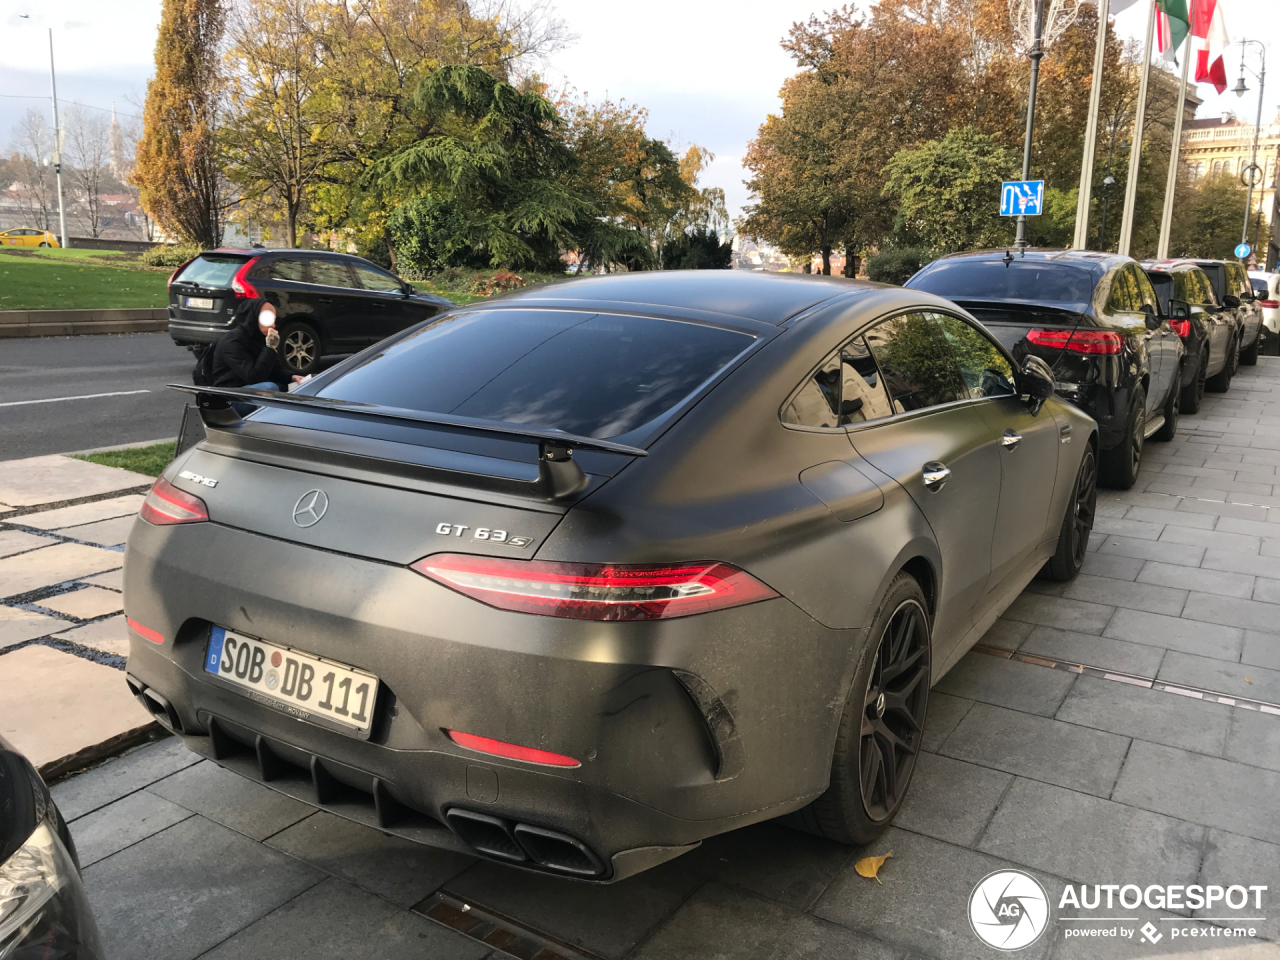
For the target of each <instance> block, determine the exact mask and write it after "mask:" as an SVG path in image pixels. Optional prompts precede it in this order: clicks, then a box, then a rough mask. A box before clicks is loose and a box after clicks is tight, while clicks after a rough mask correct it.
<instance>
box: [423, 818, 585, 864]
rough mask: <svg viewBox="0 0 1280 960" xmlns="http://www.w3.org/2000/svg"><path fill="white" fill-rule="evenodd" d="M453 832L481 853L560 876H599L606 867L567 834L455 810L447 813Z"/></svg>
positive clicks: (583, 845)
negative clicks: (560, 874) (551, 871)
mask: <svg viewBox="0 0 1280 960" xmlns="http://www.w3.org/2000/svg"><path fill="white" fill-rule="evenodd" d="M445 820H447V821H448V823H449V826H450V827H452V828H453V831H454V833H456V834H457V835H458V836H460V837H461V838H462V839H463V840H465V841H466V842H467V843H469V844H470V845H471V846H473V847H475V848H476V849H477V850H479V851H480V852H481V853H487V854H488V855H489V856H491V857H497V858H498V859H500V860H507V861H509V862H511V863H529V862H530V861H532V862H533V863H536V864H537V865H538V866H541V867H545V868H546V869H548V870H554V871H555V872H557V873H568V874H572V875H574V876H578V877H599V876H602V875H603V874H604V872H605V867H604V864H603V863H602V862H601V860H600V858H599V857H597V856H596V855H595V854H594V853H593V852H592V851H591V848H590V847H588V846H587V845H586V844H585V843H583V842H582V841H581V840H578V839H577V838H576V837H571V836H569V835H568V834H567V833H560V832H558V831H556V830H548V829H546V828H545V827H537V826H533V825H532V824H528V823H516V822H514V821H511V820H505V819H502V818H501V817H494V816H490V815H489V814H487V813H477V812H475V811H474V810H464V809H462V808H461V807H454V808H452V809H451V810H449V811H448V812H447V813H446V814H445Z"/></svg>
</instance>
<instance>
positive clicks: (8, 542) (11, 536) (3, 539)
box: [0, 530, 57, 558]
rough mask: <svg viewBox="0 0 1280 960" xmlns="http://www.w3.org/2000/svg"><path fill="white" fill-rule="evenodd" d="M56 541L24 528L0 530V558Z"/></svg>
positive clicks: (45, 545)
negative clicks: (28, 531)
mask: <svg viewBox="0 0 1280 960" xmlns="http://www.w3.org/2000/svg"><path fill="white" fill-rule="evenodd" d="M53 543H57V541H56V540H50V539H49V538H47V537H41V536H38V535H36V534H34V533H27V532H26V531H25V530H0V558H3V557H11V556H13V555H14V554H15V553H26V552H27V551H28V550H34V549H36V548H37V547H47V546H49V545H50V544H53Z"/></svg>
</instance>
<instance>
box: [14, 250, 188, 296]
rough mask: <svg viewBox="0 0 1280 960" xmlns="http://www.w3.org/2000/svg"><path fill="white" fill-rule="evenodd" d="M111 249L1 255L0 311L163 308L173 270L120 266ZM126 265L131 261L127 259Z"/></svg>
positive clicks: (42, 251) (118, 255) (116, 255)
mask: <svg viewBox="0 0 1280 960" xmlns="http://www.w3.org/2000/svg"><path fill="white" fill-rule="evenodd" d="M112 253H113V251H110V250H75V249H72V250H54V249H48V250H39V252H33V253H27V252H23V253H17V252H15V251H12V250H0V310H100V309H108V308H113V307H163V306H167V305H168V303H169V293H168V291H167V290H166V289H165V281H166V280H167V279H168V275H169V271H165V270H152V269H139V268H138V267H135V266H132V265H131V266H117V265H114V264H111V263H110V261H112V260H116V259H117V258H120V254H115V255H114V256H112ZM104 261H106V262H104ZM125 262H128V261H127V260H126V261H125Z"/></svg>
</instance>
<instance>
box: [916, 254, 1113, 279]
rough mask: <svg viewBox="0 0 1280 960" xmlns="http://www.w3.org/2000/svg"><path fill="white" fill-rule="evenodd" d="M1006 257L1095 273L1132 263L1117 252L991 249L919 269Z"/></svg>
mask: <svg viewBox="0 0 1280 960" xmlns="http://www.w3.org/2000/svg"><path fill="white" fill-rule="evenodd" d="M1007 257H1012V258H1013V259H1014V260H1015V261H1019V260H1033V261H1038V262H1042V263H1064V264H1073V265H1076V266H1082V267H1087V268H1088V269H1089V270H1090V271H1091V272H1093V273H1094V274H1095V275H1097V274H1102V273H1105V272H1106V271H1108V270H1110V269H1112V268H1113V267H1117V266H1120V265H1122V264H1126V263H1133V262H1134V260H1133V258H1132V257H1127V256H1124V255H1122V254H1118V253H1101V252H1098V251H1096V250H1027V251H1026V252H1025V253H1015V252H1013V250H1011V249H991V250H966V251H965V252H964V253H951V254H948V255H947V256H945V257H939V258H938V259H937V260H934V261H933V262H932V263H929V264H927V265H926V266H925V267H922V268H921V269H922V270H923V269H928V267H931V266H933V264H934V263H942V262H948V261H950V262H954V261H957V260H971V261H974V262H989V261H992V260H999V261H1003V260H1005V259H1006V258H1007Z"/></svg>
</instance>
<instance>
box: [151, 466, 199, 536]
mask: <svg viewBox="0 0 1280 960" xmlns="http://www.w3.org/2000/svg"><path fill="white" fill-rule="evenodd" d="M138 513H140V514H141V515H142V519H143V520H145V521H147V523H154V524H156V525H157V526H161V527H166V526H170V525H172V524H175V523H199V522H201V521H202V520H208V519H209V511H208V509H207V508H206V507H205V505H204V501H203V500H201V499H200V498H199V497H193V496H192V495H191V494H189V493H186V492H185V491H182V490H179V489H178V488H177V487H175V486H174V485H173V484H172V483H170V482H169V481H168V480H166V479H165V478H164V477H159V478H157V479H156V482H155V483H153V484H152V485H151V490H150V492H149V493H148V494H147V499H145V500H143V501H142V509H141V510H139V511H138Z"/></svg>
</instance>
